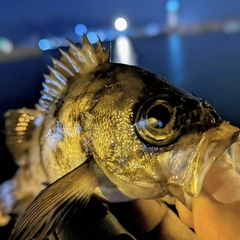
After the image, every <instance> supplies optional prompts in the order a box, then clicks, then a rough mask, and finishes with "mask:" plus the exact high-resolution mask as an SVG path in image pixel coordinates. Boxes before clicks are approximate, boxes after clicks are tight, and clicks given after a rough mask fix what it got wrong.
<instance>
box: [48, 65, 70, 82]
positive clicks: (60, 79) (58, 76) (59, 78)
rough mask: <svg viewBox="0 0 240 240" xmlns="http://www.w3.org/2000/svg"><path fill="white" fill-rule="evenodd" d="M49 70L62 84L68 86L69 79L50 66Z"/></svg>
mask: <svg viewBox="0 0 240 240" xmlns="http://www.w3.org/2000/svg"><path fill="white" fill-rule="evenodd" d="M48 69H49V71H50V72H51V73H52V74H53V75H54V76H55V77H56V78H57V79H58V80H59V81H60V82H61V83H62V84H64V85H66V84H67V79H66V78H65V77H64V76H63V75H62V74H61V73H60V72H59V71H58V70H56V69H54V68H52V67H50V66H48Z"/></svg>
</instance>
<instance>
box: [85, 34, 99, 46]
mask: <svg viewBox="0 0 240 240" xmlns="http://www.w3.org/2000/svg"><path fill="white" fill-rule="evenodd" d="M87 38H88V40H89V41H90V43H92V44H93V43H96V42H97V41H98V35H97V33H96V32H88V33H87Z"/></svg>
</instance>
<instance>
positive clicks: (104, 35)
mask: <svg viewBox="0 0 240 240" xmlns="http://www.w3.org/2000/svg"><path fill="white" fill-rule="evenodd" d="M97 35H98V37H99V38H100V39H101V41H102V42H104V41H105V40H106V33H105V32H104V31H102V30H98V31H97Z"/></svg>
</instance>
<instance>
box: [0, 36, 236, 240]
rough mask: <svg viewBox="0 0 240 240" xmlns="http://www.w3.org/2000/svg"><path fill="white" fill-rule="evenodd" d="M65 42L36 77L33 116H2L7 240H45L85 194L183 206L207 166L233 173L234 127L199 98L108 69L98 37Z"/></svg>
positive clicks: (132, 71) (143, 75)
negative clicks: (223, 166)
mask: <svg viewBox="0 0 240 240" xmlns="http://www.w3.org/2000/svg"><path fill="white" fill-rule="evenodd" d="M68 43H69V49H68V51H63V50H60V52H61V53H62V57H61V58H60V60H57V59H52V62H53V67H49V74H48V75H44V78H45V82H44V83H43V91H41V97H40V99H39V103H38V104H36V109H25V108H23V109H20V110H10V111H8V112H7V113H6V133H7V134H6V140H7V146H8V148H9V150H10V151H11V153H12V154H13V156H14V159H15V162H16V163H17V164H18V165H19V169H18V171H17V173H16V174H15V176H14V177H13V178H12V179H11V180H9V182H7V183H5V184H3V185H2V186H0V202H1V205H0V211H1V218H2V219H3V218H7V217H9V215H10V214H12V213H14V210H15V209H16V206H17V208H18V209H21V211H20V212H18V213H17V215H19V218H18V221H17V222H16V225H15V227H14V229H13V232H12V235H11V237H10V239H20V240H24V239H30V238H34V239H42V238H44V237H47V236H49V235H51V233H52V232H53V231H54V229H55V228H56V227H57V226H60V225H61V224H62V223H63V222H64V219H65V217H66V215H67V213H68V212H69V211H71V210H72V209H73V208H76V207H77V208H78V209H80V210H83V209H84V208H85V207H86V205H87V203H88V201H89V199H90V197H91V196H94V197H97V198H98V199H100V200H102V201H104V202H124V201H132V200H135V199H156V198H162V199H163V200H165V201H168V202H169V203H171V204H174V201H175V200H174V199H175V198H177V199H178V200H180V201H181V202H182V203H183V204H185V205H186V206H187V207H188V208H190V209H191V199H192V198H193V197H196V196H198V194H199V192H200V191H201V188H202V183H203V180H204V177H205V176H206V173H207V172H208V170H209V168H210V167H211V165H212V164H213V162H215V161H218V160H219V159H221V161H225V162H227V163H228V164H230V165H231V166H233V168H234V169H236V170H237V171H238V172H239V169H238V168H239V165H240V164H239V163H238V161H237V159H236V156H237V154H236V152H238V151H239V143H238V141H239V128H237V127H234V126H232V125H231V124H229V123H228V122H226V121H224V120H222V119H221V118H220V117H219V116H218V115H217V113H216V112H215V110H214V109H213V108H212V107H211V106H210V105H209V104H208V103H207V102H206V101H205V100H203V99H202V98H199V97H197V96H195V95H192V94H190V93H188V92H186V91H184V90H182V89H180V88H178V87H176V86H174V85H173V84H172V83H170V82H168V81H167V80H166V79H163V78H161V77H158V76H156V75H155V74H153V73H151V72H149V71H147V70H144V69H141V68H138V67H135V66H128V65H124V64H117V63H112V62H110V49H109V50H108V51H105V49H104V48H103V46H102V43H101V41H100V40H99V42H98V43H97V48H96V49H94V47H93V46H92V45H91V44H90V42H89V41H88V39H87V38H86V36H84V37H83V44H82V47H81V48H80V47H78V46H77V45H76V44H74V43H72V42H71V41H69V40H68ZM233 146H234V147H233ZM232 151H234V153H232ZM26 184H27V185H28V188H27V190H26V188H25V187H24V186H25V185H26ZM6 188H8V189H9V190H8V191H7V194H5V195H4V194H3V192H4V193H5V192H6V191H5V189H6ZM34 197H35V200H33V201H32V199H33V198H34ZM7 198H11V199H12V201H11V203H12V204H10V203H9V202H7V201H6V199H7ZM23 199H29V206H28V207H27V209H26V208H25V207H24V206H22V205H21V203H22V202H23V201H22V200H23ZM5 222H6V221H5Z"/></svg>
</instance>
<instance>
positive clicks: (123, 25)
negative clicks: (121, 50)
mask: <svg viewBox="0 0 240 240" xmlns="http://www.w3.org/2000/svg"><path fill="white" fill-rule="evenodd" d="M114 26H115V28H116V30H117V31H119V32H123V31H125V30H126V29H127V27H128V23H127V20H126V19H125V18H117V19H116V20H115V22H114Z"/></svg>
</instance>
